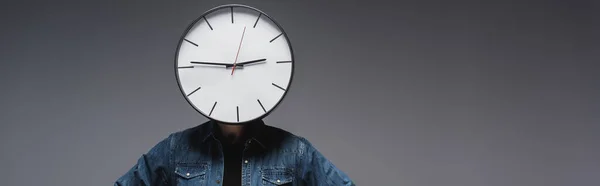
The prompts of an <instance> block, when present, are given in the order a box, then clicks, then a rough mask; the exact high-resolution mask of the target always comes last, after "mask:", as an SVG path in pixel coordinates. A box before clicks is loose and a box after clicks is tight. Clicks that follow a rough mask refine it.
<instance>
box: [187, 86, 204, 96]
mask: <svg viewBox="0 0 600 186" xmlns="http://www.w3.org/2000/svg"><path fill="white" fill-rule="evenodd" d="M200 88H201V87H198V88H197V89H196V90H194V91H192V92H190V93H189V94H188V95H187V96H188V97H189V96H190V95H192V94H193V93H194V92H196V91H198V90H200Z"/></svg>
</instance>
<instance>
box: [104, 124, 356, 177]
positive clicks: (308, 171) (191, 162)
mask: <svg viewBox="0 0 600 186" xmlns="http://www.w3.org/2000/svg"><path fill="white" fill-rule="evenodd" d="M142 185H144V186H181V185H186V186H192V185H193V186H196V185H202V186H204V185H223V186H234V185H235V186H259V185H308V186H313V185H314V186H328V185H332V186H340V185H347V186H354V185H355V184H354V183H353V182H352V181H351V180H350V179H349V178H348V176H347V175H346V174H345V173H344V172H342V171H341V170H339V169H338V168H336V167H335V166H334V165H333V164H332V163H331V162H330V161H329V160H327V159H326V158H325V157H324V156H323V155H322V154H321V153H320V152H319V151H317V149H315V147H314V146H312V145H311V143H310V142H308V141H307V140H306V139H305V138H303V137H300V136H296V135H294V134H292V133H289V132H287V131H284V130H282V129H279V128H275V127H272V126H267V125H265V124H264V122H263V121H262V120H255V121H253V122H251V123H249V124H246V125H226V124H221V123H218V122H216V121H208V122H206V123H204V124H201V125H199V126H196V127H193V128H190V129H186V130H183V131H180V132H176V133H173V134H171V135H169V137H167V138H166V139H164V140H163V141H161V142H159V143H158V144H157V145H156V146H154V147H153V148H152V149H151V150H150V151H149V152H148V153H146V154H144V155H142V156H141V157H140V158H139V160H138V161H137V164H136V165H135V166H133V168H131V169H130V170H129V171H128V172H127V173H126V174H125V175H123V176H122V177H121V178H119V179H118V180H117V181H116V182H115V186H142Z"/></svg>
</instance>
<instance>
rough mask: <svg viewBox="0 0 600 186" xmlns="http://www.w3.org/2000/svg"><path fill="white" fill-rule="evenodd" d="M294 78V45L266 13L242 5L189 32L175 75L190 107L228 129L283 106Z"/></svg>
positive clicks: (206, 16)
mask: <svg viewBox="0 0 600 186" xmlns="http://www.w3.org/2000/svg"><path fill="white" fill-rule="evenodd" d="M293 73H294V54H293V51H292V45H291V44H290V41H289V39H288V37H287V34H286V33H285V31H284V30H283V28H282V27H281V26H280V25H279V24H278V23H277V22H275V20H274V19H272V18H271V17H270V16H268V15H267V14H265V13H264V12H262V11H260V10H258V9H256V8H253V7H250V6H247V5H239V4H230V5H222V6H218V7H215V8H212V9H210V10H208V11H206V12H205V13H203V14H202V15H200V17H198V18H197V19H195V20H194V21H193V22H192V23H191V24H190V25H189V26H188V27H187V29H186V30H185V32H184V33H183V35H182V36H181V38H180V39H179V43H178V45H177V51H176V55H175V74H176V79H177V83H178V85H179V89H180V91H181V93H182V95H183V97H184V98H185V100H187V102H188V103H189V104H190V105H191V106H192V107H193V108H194V109H195V110H196V111H198V112H199V113H200V114H202V115H204V116H205V117H207V118H209V119H212V120H216V121H218V122H221V123H224V124H232V125H235V124H238V125H239V124H245V123H248V122H251V121H253V120H256V119H261V118H263V117H265V116H267V115H268V114H269V113H270V112H272V111H273V110H274V109H275V108H276V107H277V105H279V104H280V103H281V101H282V100H283V98H284V97H285V95H286V94H287V92H288V91H289V89H290V85H291V82H292V77H293Z"/></svg>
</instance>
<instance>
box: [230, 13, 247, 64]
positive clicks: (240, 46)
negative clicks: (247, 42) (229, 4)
mask: <svg viewBox="0 0 600 186" xmlns="http://www.w3.org/2000/svg"><path fill="white" fill-rule="evenodd" d="M232 10H233V9H232ZM232 16H233V14H232ZM244 34H246V26H244V31H243V32H242V39H240V45H239V46H238V51H237V54H236V55H235V61H233V68H232V69H231V75H233V71H235V65H236V63H237V59H238V56H239V55H240V49H242V41H244Z"/></svg>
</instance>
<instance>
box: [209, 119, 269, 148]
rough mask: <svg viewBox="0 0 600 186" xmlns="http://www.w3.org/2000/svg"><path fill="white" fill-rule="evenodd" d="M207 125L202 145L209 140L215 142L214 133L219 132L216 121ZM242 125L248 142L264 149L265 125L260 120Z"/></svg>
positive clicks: (211, 121) (265, 140)
mask: <svg viewBox="0 0 600 186" xmlns="http://www.w3.org/2000/svg"><path fill="white" fill-rule="evenodd" d="M207 124H208V126H207V130H206V131H208V133H207V135H205V136H204V137H203V139H202V142H203V143H204V142H206V141H208V140H209V139H210V140H216V139H217V136H216V134H215V133H216V132H219V126H218V123H217V121H214V120H210V121H209V122H208V123H207ZM244 125H245V126H244V127H245V129H244V130H245V131H244V132H247V134H248V135H249V136H248V142H249V143H252V141H254V142H257V143H258V144H259V145H260V146H261V147H263V148H266V145H265V142H267V139H266V138H267V135H266V133H265V130H264V129H265V128H266V125H265V123H264V122H263V121H262V120H261V119H257V120H254V121H251V122H249V123H247V124H244Z"/></svg>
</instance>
